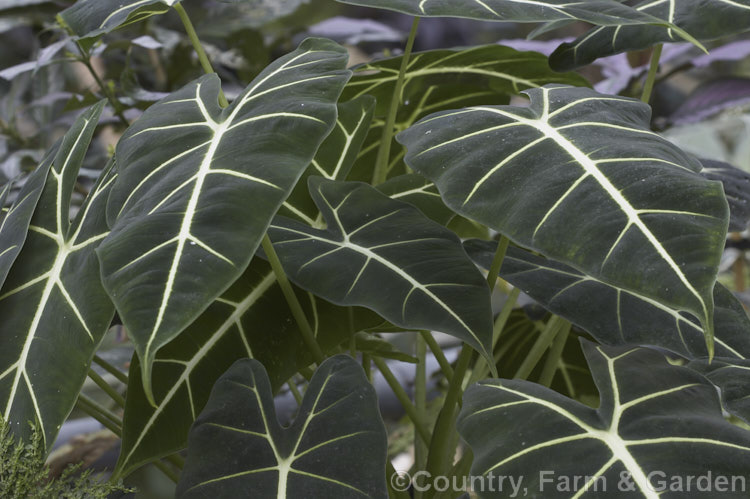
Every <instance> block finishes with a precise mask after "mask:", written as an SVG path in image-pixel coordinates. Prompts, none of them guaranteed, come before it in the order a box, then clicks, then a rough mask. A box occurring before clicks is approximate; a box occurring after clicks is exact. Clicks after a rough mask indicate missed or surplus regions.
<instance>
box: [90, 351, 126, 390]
mask: <svg viewBox="0 0 750 499" xmlns="http://www.w3.org/2000/svg"><path fill="white" fill-rule="evenodd" d="M94 362H96V363H97V364H99V366H100V367H101V368H102V369H104V370H105V371H107V372H108V373H109V374H111V375H112V376H114V377H115V378H117V381H119V382H120V383H122V384H123V385H125V386H127V384H128V375H127V374H125V373H124V372H122V371H120V370H119V369H117V368H116V367H115V366H113V365H112V364H110V363H109V362H107V361H106V360H104V359H102V358H101V357H99V356H98V355H94Z"/></svg>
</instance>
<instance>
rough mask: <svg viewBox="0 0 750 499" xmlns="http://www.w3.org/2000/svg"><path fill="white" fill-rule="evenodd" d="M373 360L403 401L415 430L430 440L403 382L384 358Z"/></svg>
mask: <svg viewBox="0 0 750 499" xmlns="http://www.w3.org/2000/svg"><path fill="white" fill-rule="evenodd" d="M372 361H373V362H374V363H375V365H376V366H377V367H378V370H379V371H380V372H381V373H382V374H383V378H385V381H386V382H387V383H388V386H390V387H391V390H392V391H393V394H394V395H396V398H397V399H398V401H399V402H401V405H402V406H403V407H404V410H405V411H406V415H407V416H409V419H411V422H412V424H414V430H415V431H416V433H417V435H419V437H420V438H421V439H422V440H423V441H424V442H425V443H429V442H430V432H429V431H428V430H427V427H426V426H425V425H424V424H423V422H422V419H421V418H420V416H419V413H418V412H417V408H416V407H414V404H412V403H411V400H409V395H407V393H406V391H405V390H404V387H402V386H401V383H399V382H398V380H397V379H396V376H394V375H393V372H391V370H390V369H389V368H388V365H387V364H386V363H385V361H384V360H383V359H381V358H380V357H375V356H373V358H372Z"/></svg>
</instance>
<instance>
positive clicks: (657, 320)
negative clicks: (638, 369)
mask: <svg viewBox="0 0 750 499" xmlns="http://www.w3.org/2000/svg"><path fill="white" fill-rule="evenodd" d="M464 247H465V248H466V251H467V253H469V255H470V256H471V257H472V258H473V259H474V261H476V262H477V263H478V264H479V265H481V266H482V267H484V268H488V267H489V266H490V264H491V263H492V257H493V255H494V252H495V248H496V247H497V243H495V242H492V241H479V240H471V241H466V242H465V243H464ZM500 276H501V277H502V278H503V279H505V280H507V281H508V282H510V283H511V284H513V285H514V286H517V287H518V288H520V289H521V290H523V291H524V292H525V293H527V294H528V295H529V296H531V297H532V298H534V299H535V300H536V301H537V302H539V303H540V304H541V305H542V306H543V307H545V308H546V309H548V310H550V311H551V312H553V313H555V314H557V315H560V316H562V317H564V318H566V319H568V320H569V321H571V322H572V323H574V324H576V325H578V326H580V327H581V328H583V329H584V330H586V331H588V332H589V333H590V334H591V335H592V336H593V337H594V338H596V340H597V341H599V342H602V343H604V344H606V345H628V344H630V345H652V346H658V347H661V348H666V349H668V350H670V351H672V352H674V353H676V354H679V355H682V356H685V357H687V358H691V359H694V358H701V357H706V356H707V355H708V352H707V351H706V344H705V341H704V330H703V328H702V327H701V325H700V324H699V323H698V321H696V320H695V319H694V318H692V317H691V316H689V315H688V314H686V313H684V312H682V313H680V312H677V311H675V310H672V309H671V308H669V307H666V306H664V305H663V304H661V303H659V302H658V301H656V300H653V299H651V298H649V297H647V296H643V295H640V294H638V293H637V292H634V291H628V290H626V289H622V288H618V287H616V286H612V285H609V284H607V283H605V282H603V281H601V280H598V279H595V278H593V277H591V276H587V275H585V274H583V273H582V272H579V271H577V270H575V269H574V268H572V267H569V266H567V265H563V264H561V263H559V262H555V261H554V260H548V259H546V258H544V257H541V256H536V255H532V254H531V253H529V252H528V251H524V250H522V249H520V248H515V247H511V248H508V252H507V254H506V256H505V259H504V260H503V266H502V268H501V270H500ZM714 306H715V312H714V327H715V331H716V337H715V343H716V355H717V356H720V357H734V358H737V359H743V358H745V357H746V356H750V320H749V319H748V317H747V313H746V312H745V309H744V308H743V307H742V304H741V303H740V302H739V301H738V300H737V299H736V298H735V297H734V296H733V295H732V293H731V292H730V291H729V290H728V289H726V288H725V287H724V286H722V285H721V284H718V283H717V284H716V286H715V287H714Z"/></svg>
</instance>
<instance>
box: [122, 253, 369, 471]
mask: <svg viewBox="0 0 750 499" xmlns="http://www.w3.org/2000/svg"><path fill="white" fill-rule="evenodd" d="M297 295H298V299H299V301H300V303H301V304H302V307H303V310H304V312H305V315H306V316H307V317H309V318H310V320H311V326H312V328H313V332H314V333H315V338H316V340H317V342H318V344H320V346H321V348H322V349H323V352H328V351H330V350H331V349H333V348H335V347H337V346H338V345H339V344H340V343H342V342H344V341H346V340H347V339H348V338H350V337H351V335H352V333H353V332H354V331H359V330H361V329H365V328H368V327H372V326H374V325H377V324H379V323H381V322H382V319H380V318H379V317H378V316H377V315H376V314H374V313H372V312H370V311H369V310H365V309H361V308H354V309H352V310H351V316H350V315H349V313H348V311H346V310H344V309H342V308H340V307H337V306H335V305H332V304H330V303H328V302H326V301H324V300H321V299H320V298H316V297H314V296H313V295H312V294H310V293H305V292H303V291H298V292H297ZM350 317H351V323H350ZM352 328H353V329H354V331H352ZM247 357H251V358H255V359H257V360H259V361H260V362H262V363H263V365H264V366H267V370H268V376H269V378H270V381H271V387H272V389H273V391H274V393H275V392H276V391H277V389H278V388H279V387H280V386H281V385H282V384H283V383H284V382H286V381H287V380H288V379H289V378H290V377H291V376H292V375H293V374H294V373H296V372H297V371H298V370H299V369H301V368H302V367H305V366H308V365H310V364H312V363H313V361H314V359H313V358H312V355H311V354H310V352H309V351H308V349H307V347H306V346H305V343H304V341H303V340H302V336H301V334H300V332H299V328H298V327H297V323H296V321H295V320H294V318H293V316H292V313H291V311H290V310H289V306H288V305H287V302H286V299H285V298H284V296H283V294H282V292H281V289H280V288H279V286H278V284H277V282H276V277H275V276H274V274H273V272H272V271H271V268H270V266H269V265H268V264H267V263H266V262H265V261H263V260H261V259H259V258H256V259H253V261H252V262H251V263H250V266H249V267H248V268H247V270H246V271H245V273H244V274H243V275H242V277H240V278H239V279H238V280H237V282H235V283H234V284H233V285H232V286H231V287H230V288H229V289H228V290H227V291H226V292H225V293H224V294H223V295H222V296H221V297H220V298H218V299H217V300H216V301H215V302H214V303H213V304H212V305H211V306H210V307H209V308H208V309H206V311H205V312H203V314H201V316H200V317H198V319H197V320H196V321H195V322H193V323H192V324H191V325H190V326H189V327H188V328H187V329H186V330H185V331H183V332H182V333H181V334H180V335H179V336H178V337H177V338H175V339H174V340H172V341H171V342H169V343H168V344H166V345H165V346H164V348H162V349H161V350H159V352H158V353H157V354H156V359H155V360H154V376H153V387H154V398H155V399H156V401H157V405H156V407H154V406H152V405H151V404H150V403H149V402H148V399H147V397H146V394H145V393H144V391H143V387H142V383H141V375H140V364H139V362H138V359H137V357H136V356H134V357H133V363H132V364H131V366H130V375H129V378H130V382H129V386H128V394H127V399H126V401H125V416H124V421H123V431H122V450H121V451H120V459H119V462H118V464H117V470H116V473H117V474H118V475H119V476H127V475H128V474H129V473H130V472H131V471H133V470H134V469H135V468H137V467H138V466H140V465H142V464H144V463H147V462H149V461H152V460H154V459H157V458H160V457H163V456H166V455H168V454H171V453H173V452H177V451H179V450H181V449H184V448H185V446H186V445H187V436H188V430H189V429H190V425H191V424H192V423H193V421H194V420H195V418H196V416H197V415H198V414H199V413H200V411H202V410H203V407H204V406H205V404H206V401H207V400H208V396H209V393H210V391H211V387H212V386H213V384H214V383H215V382H216V380H217V379H218V378H219V376H221V374H222V373H223V372H224V371H226V370H227V369H228V368H229V367H230V366H231V365H232V364H233V363H234V362H235V361H236V360H238V359H241V358H247Z"/></svg>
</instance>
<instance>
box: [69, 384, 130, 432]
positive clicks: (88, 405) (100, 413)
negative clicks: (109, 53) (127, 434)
mask: <svg viewBox="0 0 750 499" xmlns="http://www.w3.org/2000/svg"><path fill="white" fill-rule="evenodd" d="M76 405H77V406H78V407H79V408H80V409H81V410H82V411H83V412H85V413H86V414H88V415H89V416H91V417H92V418H94V419H96V420H97V421H99V422H100V423H101V424H102V426H104V427H105V428H107V429H108V430H110V431H111V432H112V433H114V434H115V435H117V436H118V437H119V436H122V420H121V419H120V418H119V417H117V415H116V414H114V413H112V412H110V411H108V410H107V409H105V408H103V407H101V406H100V405H99V404H97V403H96V402H95V401H93V400H92V399H91V398H90V397H87V396H86V395H84V394H83V393H80V394H78V403H77V404H76Z"/></svg>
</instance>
